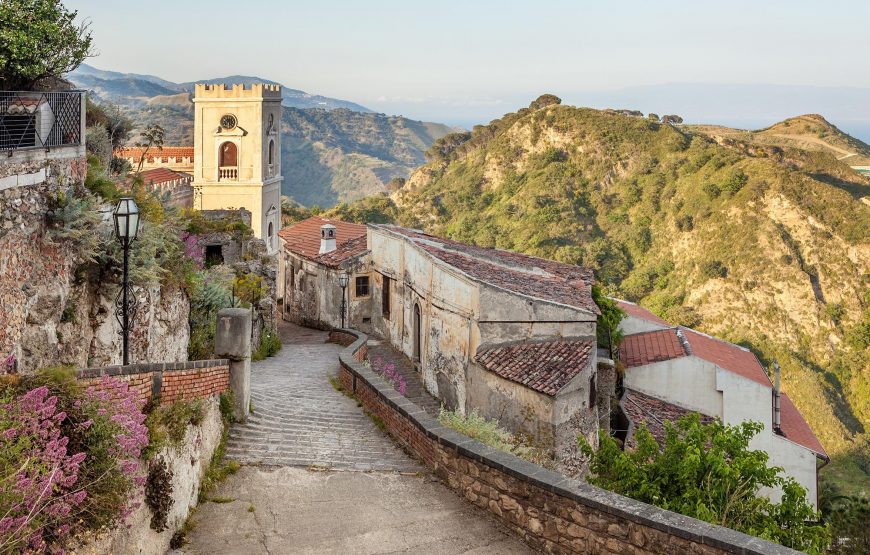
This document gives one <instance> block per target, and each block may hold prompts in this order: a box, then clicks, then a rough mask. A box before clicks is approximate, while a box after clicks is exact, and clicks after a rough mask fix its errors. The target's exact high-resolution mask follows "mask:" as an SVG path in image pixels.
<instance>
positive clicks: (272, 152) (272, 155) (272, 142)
mask: <svg viewBox="0 0 870 555" xmlns="http://www.w3.org/2000/svg"><path fill="white" fill-rule="evenodd" d="M274 163H275V139H269V165H270V166H271V165H272V164H274Z"/></svg>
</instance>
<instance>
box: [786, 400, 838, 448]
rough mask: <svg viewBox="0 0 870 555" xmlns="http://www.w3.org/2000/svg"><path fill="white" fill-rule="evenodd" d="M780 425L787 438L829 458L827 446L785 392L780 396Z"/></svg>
mask: <svg viewBox="0 0 870 555" xmlns="http://www.w3.org/2000/svg"><path fill="white" fill-rule="evenodd" d="M779 405H780V409H781V412H780V427H781V428H782V433H783V436H785V438H786V439H789V440H791V441H793V442H795V443H797V444H798V445H802V446H804V447H806V448H807V449H809V450H811V451H813V452H815V453H818V454H819V455H821V456H822V457H824V458H826V459H827V458H829V457H828V454H827V453H826V452H825V448H824V447H822V444H821V442H819V440H818V438H817V437H816V434H814V433H813V430H812V428H810V425H809V424H808V423H807V421H806V420H804V417H803V416H802V415H801V413H800V411H799V410H798V409H797V407H796V406H794V403H792V402H791V399H789V398H788V395H786V394H785V393H783V394H782V396H781V397H780V404H779Z"/></svg>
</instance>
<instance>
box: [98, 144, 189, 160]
mask: <svg viewBox="0 0 870 555" xmlns="http://www.w3.org/2000/svg"><path fill="white" fill-rule="evenodd" d="M144 150H145V149H144V148H142V147H138V146H133V147H125V148H119V149H118V150H116V151H115V156H117V157H118V158H125V159H129V158H132V159H134V160H136V161H138V160H139V158H141V157H142V152H143V151H144ZM169 158H175V159H176V160H181V159H182V158H190V160H191V161H193V147H192V146H164V147H163V148H162V149H160V150H158V149H156V148H154V147H151V148H150V149H148V156H147V157H146V158H145V160H146V161H147V162H154V160H155V159H156V160H161V161H164V162H165V161H168V159H169Z"/></svg>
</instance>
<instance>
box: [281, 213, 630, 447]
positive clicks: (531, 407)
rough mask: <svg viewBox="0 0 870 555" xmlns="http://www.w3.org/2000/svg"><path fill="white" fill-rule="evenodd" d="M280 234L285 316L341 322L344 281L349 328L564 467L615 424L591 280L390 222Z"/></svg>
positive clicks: (450, 400) (448, 398) (329, 224)
mask: <svg viewBox="0 0 870 555" xmlns="http://www.w3.org/2000/svg"><path fill="white" fill-rule="evenodd" d="M330 232H332V233H333V234H334V237H335V239H334V244H333V243H332V242H331V241H332V239H331V236H330ZM280 237H281V239H282V243H283V244H284V248H283V251H284V252H283V253H282V256H281V266H282V267H283V272H284V278H283V281H282V283H283V284H284V293H283V297H284V314H285V318H287V319H289V320H292V321H295V322H299V323H303V324H307V325H316V326H319V327H336V326H337V325H339V324H340V321H339V320H338V318H339V317H340V311H339V307H340V303H341V289H340V287H339V285H338V275H339V274H340V273H341V272H347V273H348V276H349V286H348V291H347V300H348V303H349V308H350V309H349V313H348V320H347V325H348V326H351V327H355V328H358V329H361V330H363V331H365V332H368V333H370V334H372V335H374V336H377V337H380V338H382V339H384V340H387V341H389V342H390V343H391V344H392V345H393V346H394V347H395V348H396V349H398V350H399V351H401V352H402V353H404V354H405V355H406V356H407V357H408V358H409V359H410V360H411V361H413V363H414V364H415V366H416V367H417V369H418V371H419V372H420V373H421V375H422V379H423V382H424V384H425V387H426V389H427V390H428V391H429V392H430V393H432V394H433V395H435V396H436V397H437V398H438V399H440V400H441V402H442V403H443V404H444V406H445V407H446V408H448V409H452V410H459V411H460V412H469V411H471V410H475V409H476V410H478V411H479V412H480V414H482V415H484V416H486V417H488V418H497V419H498V420H499V422H500V423H501V424H502V425H503V426H504V427H506V428H507V429H509V430H512V431H514V432H517V433H524V434H529V435H531V436H533V437H534V438H536V439H537V440H538V442H539V443H540V444H541V445H544V446H546V447H549V448H551V449H554V450H555V452H556V454H557V457H558V458H560V459H566V458H570V457H571V456H572V455H573V454H574V453H575V452H576V444H577V435H578V434H579V433H582V434H584V435H585V436H586V437H587V438H588V439H589V441H590V442H591V443H592V444H593V445H595V444H597V431H598V429H599V427H604V428H607V427H608V424H609V403H599V402H598V400H599V399H601V398H606V399H607V400H608V401H609V397H610V394H611V392H604V394H602V391H601V389H600V385H599V384H600V383H601V382H602V380H601V379H600V378H599V359H598V352H597V345H596V340H595V325H596V318H597V315H598V313H599V310H598V307H597V306H596V304H595V303H594V301H593V300H592V295H591V285H592V279H593V277H592V273H591V272H590V271H588V270H585V269H583V268H579V267H577V266H573V265H570V264H562V263H558V262H554V261H551V260H545V259H540V258H535V257H531V256H526V255H521V254H518V253H514V252H509V251H502V250H497V249H486V248H479V247H474V246H471V245H465V244H462V243H458V242H455V241H451V240H448V239H443V238H439V237H434V236H431V235H427V234H425V233H423V232H420V231H416V230H411V229H405V228H401V227H396V226H388V225H369V226H367V227H366V226H360V225H356V224H348V223H345V222H338V221H328V220H324V219H322V218H311V219H309V220H306V221H304V222H300V223H298V224H295V225H293V226H290V227H288V228H285V229H283V230H282V231H281V232H280ZM602 372H603V373H605V374H609V375H608V376H605V377H604V380H603V382H604V383H605V384H609V386H610V387H611V391H612V384H613V379H612V374H613V368H612V366H604V367H603V370H602Z"/></svg>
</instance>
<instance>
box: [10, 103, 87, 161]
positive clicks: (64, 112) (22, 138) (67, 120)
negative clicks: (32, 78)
mask: <svg viewBox="0 0 870 555" xmlns="http://www.w3.org/2000/svg"><path fill="white" fill-rule="evenodd" d="M83 94H84V92H83V91H57V92H27V91H0V151H2V152H8V153H9V155H10V156H11V155H12V152H13V151H15V150H24V149H34V148H45V149H48V148H53V147H61V146H77V145H80V144H82V143H83V142H84V137H82V128H83V125H82V124H83V121H82V120H83V119H84V117H85V114H84V110H83V109H82V95H83Z"/></svg>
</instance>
